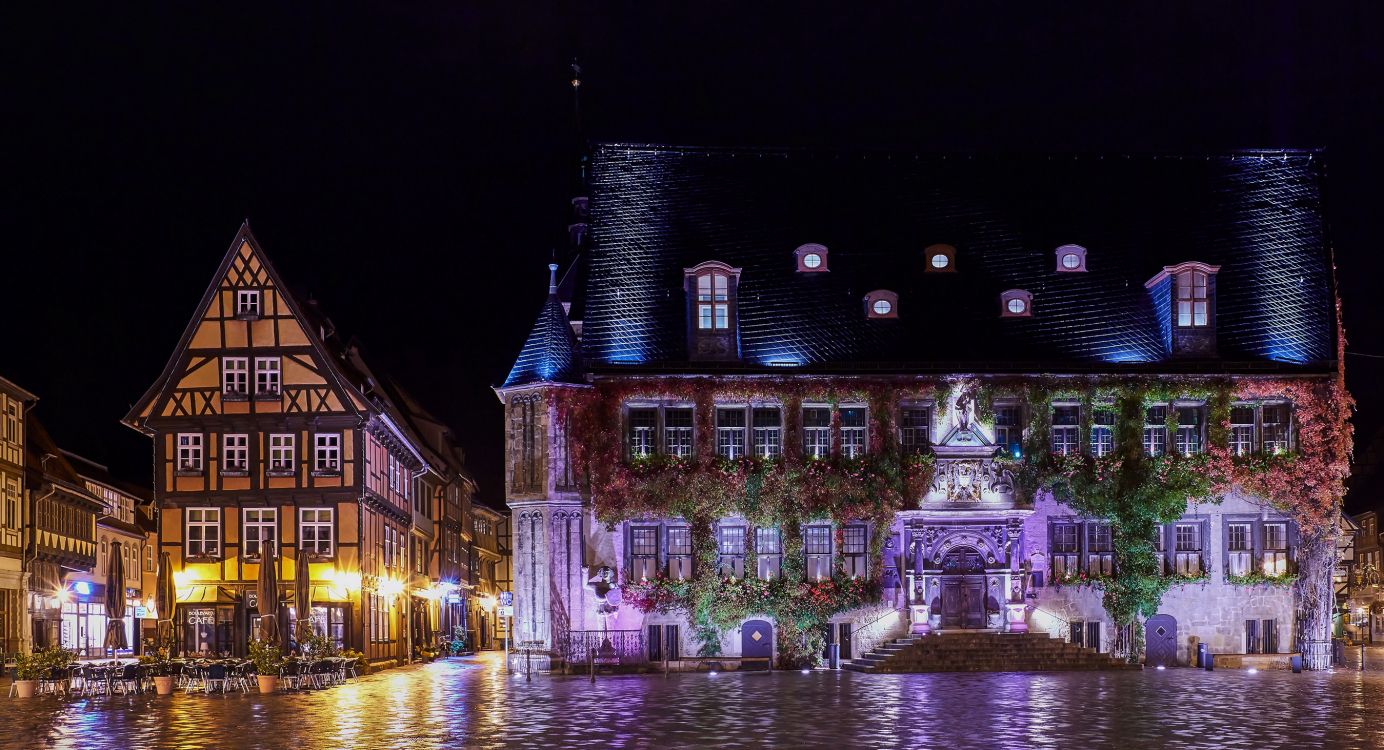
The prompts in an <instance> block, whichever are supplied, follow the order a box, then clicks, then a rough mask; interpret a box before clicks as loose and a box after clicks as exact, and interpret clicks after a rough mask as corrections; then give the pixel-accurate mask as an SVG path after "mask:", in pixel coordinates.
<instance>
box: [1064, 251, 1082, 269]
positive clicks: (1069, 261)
mask: <svg viewBox="0 0 1384 750" xmlns="http://www.w3.org/2000/svg"><path fill="white" fill-rule="evenodd" d="M1062 267H1063V268H1066V269H1069V270H1072V269H1077V268H1081V257H1080V256H1078V255H1077V254H1076V253H1066V254H1065V255H1063V256H1062Z"/></svg>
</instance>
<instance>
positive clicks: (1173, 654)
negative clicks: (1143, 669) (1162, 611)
mask: <svg viewBox="0 0 1384 750" xmlns="http://www.w3.org/2000/svg"><path fill="white" fill-rule="evenodd" d="M1144 664H1145V666H1149V667H1171V666H1175V665H1176V664H1177V620H1176V619H1174V618H1173V616H1172V615H1154V616H1153V617H1150V618H1149V619H1148V620H1146V621H1145V622H1144Z"/></svg>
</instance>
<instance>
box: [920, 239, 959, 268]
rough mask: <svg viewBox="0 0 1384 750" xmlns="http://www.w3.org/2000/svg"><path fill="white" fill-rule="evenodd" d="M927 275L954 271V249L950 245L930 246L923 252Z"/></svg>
mask: <svg viewBox="0 0 1384 750" xmlns="http://www.w3.org/2000/svg"><path fill="white" fill-rule="evenodd" d="M923 258H924V259H925V262H926V264H925V265H924V267H923V268H924V270H926V271H927V272H928V273H952V272H954V271H955V270H956V248H954V247H952V246H951V245H932V246H931V247H929V248H927V249H926V250H924V251H923Z"/></svg>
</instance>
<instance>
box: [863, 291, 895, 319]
mask: <svg viewBox="0 0 1384 750" xmlns="http://www.w3.org/2000/svg"><path fill="white" fill-rule="evenodd" d="M865 315H866V317H869V318H897V317H899V295H897V294H895V293H894V292H891V291H889V290H888V289H876V290H875V291H873V292H870V293H869V294H867V295H865Z"/></svg>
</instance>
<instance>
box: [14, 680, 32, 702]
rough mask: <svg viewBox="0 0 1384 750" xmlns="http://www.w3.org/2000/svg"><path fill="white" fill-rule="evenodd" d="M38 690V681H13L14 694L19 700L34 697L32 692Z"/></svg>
mask: <svg viewBox="0 0 1384 750" xmlns="http://www.w3.org/2000/svg"><path fill="white" fill-rule="evenodd" d="M37 689H38V680H15V682H14V692H15V695H17V696H19V697H20V698H32V697H34V691H35V690H37Z"/></svg>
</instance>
